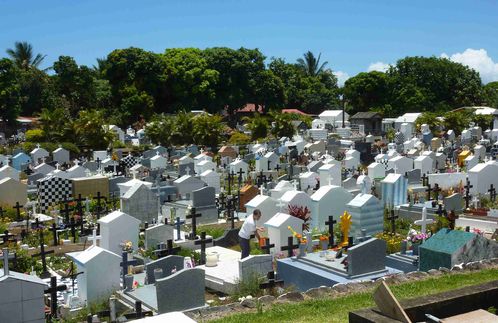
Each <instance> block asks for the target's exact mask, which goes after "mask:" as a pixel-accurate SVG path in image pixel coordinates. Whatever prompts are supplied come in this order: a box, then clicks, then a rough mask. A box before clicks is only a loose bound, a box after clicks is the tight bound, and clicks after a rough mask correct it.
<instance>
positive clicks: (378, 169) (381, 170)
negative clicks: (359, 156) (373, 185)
mask: <svg viewBox="0 0 498 323" xmlns="http://www.w3.org/2000/svg"><path fill="white" fill-rule="evenodd" d="M367 170H368V177H370V179H372V180H375V179H379V178H384V177H385V176H386V166H385V165H384V164H381V163H377V162H373V163H371V164H370V165H368V167H367Z"/></svg>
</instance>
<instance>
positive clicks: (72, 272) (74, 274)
mask: <svg viewBox="0 0 498 323" xmlns="http://www.w3.org/2000/svg"><path fill="white" fill-rule="evenodd" d="M81 274H83V272H82V271H80V272H79V273H75V270H74V263H73V262H71V271H70V272H69V275H67V276H64V277H63V278H69V279H71V286H72V289H73V295H74V281H75V280H76V278H78V276H79V275H81Z"/></svg>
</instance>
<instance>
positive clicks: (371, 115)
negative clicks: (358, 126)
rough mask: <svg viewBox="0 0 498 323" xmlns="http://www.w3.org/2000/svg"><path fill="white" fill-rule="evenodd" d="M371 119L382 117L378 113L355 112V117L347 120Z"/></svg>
mask: <svg viewBox="0 0 498 323" xmlns="http://www.w3.org/2000/svg"><path fill="white" fill-rule="evenodd" d="M372 118H379V119H382V116H381V115H380V113H378V112H374V111H365V112H357V113H356V114H355V115H353V116H352V117H350V118H349V119H372Z"/></svg>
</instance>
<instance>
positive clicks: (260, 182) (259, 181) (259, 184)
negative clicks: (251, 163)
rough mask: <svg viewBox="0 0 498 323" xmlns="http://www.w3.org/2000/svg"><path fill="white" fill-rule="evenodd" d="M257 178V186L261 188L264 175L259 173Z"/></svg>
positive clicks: (264, 179) (264, 180)
mask: <svg viewBox="0 0 498 323" xmlns="http://www.w3.org/2000/svg"><path fill="white" fill-rule="evenodd" d="M257 178H258V181H257V185H258V186H261V185H263V183H265V182H266V175H263V171H260V172H259V175H258V176H257Z"/></svg>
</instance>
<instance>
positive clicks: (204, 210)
mask: <svg viewBox="0 0 498 323" xmlns="http://www.w3.org/2000/svg"><path fill="white" fill-rule="evenodd" d="M192 207H194V208H195V210H196V212H197V213H201V214H202V216H201V218H200V219H199V223H215V222H217V221H218V209H217V208H216V198H215V189H214V187H209V186H206V187H203V188H201V189H198V190H195V191H192Z"/></svg>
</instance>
